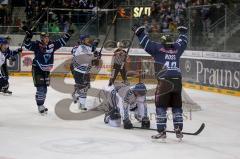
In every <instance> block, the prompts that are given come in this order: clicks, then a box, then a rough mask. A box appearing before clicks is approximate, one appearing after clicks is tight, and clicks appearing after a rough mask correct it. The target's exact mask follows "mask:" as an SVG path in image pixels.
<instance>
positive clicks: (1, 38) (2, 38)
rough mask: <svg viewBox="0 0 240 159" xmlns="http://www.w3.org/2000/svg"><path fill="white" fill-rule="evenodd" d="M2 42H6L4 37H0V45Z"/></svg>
mask: <svg viewBox="0 0 240 159" xmlns="http://www.w3.org/2000/svg"><path fill="white" fill-rule="evenodd" d="M2 44H8V41H7V40H6V38H4V37H0V45H2Z"/></svg>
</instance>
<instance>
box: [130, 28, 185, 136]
mask: <svg viewBox="0 0 240 159" xmlns="http://www.w3.org/2000/svg"><path fill="white" fill-rule="evenodd" d="M132 29H133V31H134V32H135V34H136V35H137V37H138V38H139V41H140V45H141V46H142V47H143V48H144V50H145V51H146V52H147V53H149V54H150V55H151V56H152V57H153V58H154V60H155V73H156V77H157V80H158V84H157V88H156V93H155V106H156V114H157V118H156V120H157V130H158V133H159V134H157V135H154V136H152V138H154V139H157V138H166V123H167V112H166V111H167V108H168V107H172V113H173V124H174V130H175V132H176V137H177V138H180V139H182V137H183V135H182V129H183V116H182V113H183V110H182V96H181V92H182V77H181V72H180V68H179V60H180V56H181V55H182V54H183V52H184V50H185V49H186V47H187V43H188V38H187V28H186V27H184V26H180V27H178V31H179V33H180V34H179V37H178V39H177V40H176V41H175V42H173V41H172V40H171V37H170V36H169V35H163V36H162V37H161V43H157V42H153V41H151V40H150V39H149V37H148V35H147V34H146V33H145V27H144V26H139V25H134V26H133V28H132Z"/></svg>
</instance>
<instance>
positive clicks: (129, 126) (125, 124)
mask: <svg viewBox="0 0 240 159" xmlns="http://www.w3.org/2000/svg"><path fill="white" fill-rule="evenodd" d="M123 127H124V129H132V128H133V125H132V123H131V121H130V120H129V119H126V120H123Z"/></svg>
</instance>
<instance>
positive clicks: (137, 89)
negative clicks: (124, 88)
mask: <svg viewBox="0 0 240 159" xmlns="http://www.w3.org/2000/svg"><path fill="white" fill-rule="evenodd" d="M132 91H133V92H134V94H135V95H139V96H145V95H146V94H147V88H146V86H145V84H144V83H138V84H136V85H135V86H133V87H132Z"/></svg>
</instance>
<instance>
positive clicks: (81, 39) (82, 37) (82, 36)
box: [79, 34, 90, 41]
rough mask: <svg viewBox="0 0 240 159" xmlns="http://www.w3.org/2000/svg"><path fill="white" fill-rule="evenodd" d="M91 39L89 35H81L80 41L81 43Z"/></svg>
mask: <svg viewBox="0 0 240 159" xmlns="http://www.w3.org/2000/svg"><path fill="white" fill-rule="evenodd" d="M89 37H90V36H89V35H88V34H86V35H80V37H79V39H80V41H83V40H84V39H86V38H89Z"/></svg>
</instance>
